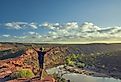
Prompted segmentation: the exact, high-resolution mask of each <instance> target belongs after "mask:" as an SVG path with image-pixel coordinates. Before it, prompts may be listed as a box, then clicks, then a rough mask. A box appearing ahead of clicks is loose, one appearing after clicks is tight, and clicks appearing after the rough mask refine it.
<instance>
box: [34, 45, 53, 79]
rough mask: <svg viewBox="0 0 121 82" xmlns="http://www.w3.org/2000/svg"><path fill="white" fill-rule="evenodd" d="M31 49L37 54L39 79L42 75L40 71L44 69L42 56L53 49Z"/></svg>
mask: <svg viewBox="0 0 121 82" xmlns="http://www.w3.org/2000/svg"><path fill="white" fill-rule="evenodd" d="M32 48H33V49H34V50H35V51H36V52H37V54H38V62H39V71H40V79H41V75H42V71H43V69H44V56H45V55H46V54H47V53H48V52H49V51H51V50H52V49H53V48H54V47H52V48H51V49H49V50H47V51H43V48H42V47H41V48H39V50H37V49H35V48H34V47H33V46H32Z"/></svg>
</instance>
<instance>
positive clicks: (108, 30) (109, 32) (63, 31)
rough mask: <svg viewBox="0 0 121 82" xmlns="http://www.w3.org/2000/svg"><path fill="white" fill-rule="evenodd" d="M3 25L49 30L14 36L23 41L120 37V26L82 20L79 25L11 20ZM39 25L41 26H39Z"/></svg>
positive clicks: (75, 23) (15, 27) (14, 27)
mask: <svg viewBox="0 0 121 82" xmlns="http://www.w3.org/2000/svg"><path fill="white" fill-rule="evenodd" d="M5 26H7V27H9V28H13V29H24V28H30V29H42V28H46V29H48V30H49V32H48V31H47V33H46V34H45V35H41V33H37V32H34V31H33V30H32V31H29V32H26V33H25V34H24V36H16V37H14V38H18V39H20V40H23V41H27V39H28V40H32V41H73V40H77V41H83V39H84V40H100V39H101V40H102V38H103V39H106V40H107V38H108V39H109V38H112V39H113V38H117V39H118V38H120V37H121V27H117V26H116V27H105V28H104V27H103V28H102V27H98V26H96V25H94V24H93V23H89V22H84V23H83V24H81V25H79V24H78V23H77V22H69V23H65V24H59V23H43V24H38V23H33V22H32V23H26V22H12V23H6V24H5ZM39 27H41V28H39ZM9 36H10V35H3V37H9ZM97 38H98V39H97Z"/></svg>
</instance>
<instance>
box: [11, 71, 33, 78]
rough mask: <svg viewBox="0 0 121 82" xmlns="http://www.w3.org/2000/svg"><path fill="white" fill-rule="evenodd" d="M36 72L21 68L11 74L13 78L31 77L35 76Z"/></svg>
mask: <svg viewBox="0 0 121 82" xmlns="http://www.w3.org/2000/svg"><path fill="white" fill-rule="evenodd" d="M34 76H35V75H34V73H33V72H32V71H31V70H30V69H20V70H18V71H16V72H14V73H12V74H11V75H10V78H11V79H17V78H31V77H34Z"/></svg>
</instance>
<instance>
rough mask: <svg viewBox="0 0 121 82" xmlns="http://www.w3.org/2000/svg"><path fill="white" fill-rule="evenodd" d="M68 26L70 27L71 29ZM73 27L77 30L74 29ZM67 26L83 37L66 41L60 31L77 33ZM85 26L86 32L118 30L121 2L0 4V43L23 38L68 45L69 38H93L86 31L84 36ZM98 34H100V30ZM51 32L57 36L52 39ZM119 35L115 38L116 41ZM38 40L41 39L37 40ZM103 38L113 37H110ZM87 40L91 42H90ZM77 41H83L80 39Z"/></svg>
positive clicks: (6, 0)
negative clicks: (63, 42)
mask: <svg viewBox="0 0 121 82" xmlns="http://www.w3.org/2000/svg"><path fill="white" fill-rule="evenodd" d="M85 22H86V23H85ZM57 23H59V24H57ZM68 23H71V24H70V26H69V25H68ZM74 23H75V24H74ZM76 23H77V27H78V28H76V26H75V25H76ZM91 23H93V25H92V24H91ZM56 24H57V25H56ZM73 24H74V25H73ZM91 25H92V26H91ZM68 26H69V27H72V28H73V27H74V28H76V29H74V30H81V31H79V32H81V33H82V34H80V36H78V37H77V36H76V35H75V34H73V35H72V34H69V33H68V34H67V35H68V36H66V37H67V38H66V37H65V36H60V35H59V32H60V31H62V33H63V32H64V30H65V32H66V31H67V32H72V33H77V31H72V29H71V30H69V31H68V30H67V28H68ZM84 26H86V28H87V30H89V29H90V27H91V28H93V26H97V27H99V28H107V29H108V30H109V31H110V29H116V30H117V26H118V31H119V30H120V26H121V0H0V38H1V39H0V41H6V40H7V41H23V42H24V41H26V40H24V39H23V40H21V39H20V38H21V37H24V38H25V36H26V39H36V40H34V41H32V42H42V40H41V39H43V38H44V39H45V37H46V38H47V37H48V38H52V39H48V40H47V39H45V40H43V41H65V42H66V41H68V40H66V39H69V38H68V37H74V39H77V40H78V38H80V37H85V36H86V37H88V38H90V37H94V38H95V36H94V34H90V33H87V31H85V32H86V33H84V32H83V30H82V28H85V27H84ZM52 27H53V28H52ZM108 27H110V29H109V28H108ZM54 28H56V30H55V29H54ZM57 28H58V29H57ZM93 29H95V27H94V28H93ZM97 30H98V31H97V32H99V29H97ZM102 30H104V29H101V31H102ZM93 31H94V30H93ZM109 31H108V32H106V33H105V34H100V35H101V36H105V35H106V34H109V33H110V32H109ZM54 32H55V35H56V36H55V35H53V33H54ZM63 34H64V33H63ZM98 34H99V33H98ZM110 34H112V33H110ZM81 35H83V36H81ZM118 35H119V34H115V37H117V36H118ZM38 36H41V37H40V38H39V39H38V38H37V37H38ZM106 36H111V37H114V36H112V35H106ZM53 37H54V39H53ZM118 37H120V36H118ZM11 38H12V39H11ZM58 38H59V39H58ZM60 38H61V39H60ZM102 38H103V39H104V37H101V40H102ZM106 38H107V37H106ZM88 40H89V41H90V39H88ZM106 40H107V39H106ZM111 40H112V39H111ZM116 40H117V39H116ZM72 41H73V40H72ZM79 41H83V40H82V39H81V40H80V39H79ZM84 41H85V39H84ZM91 41H93V40H91Z"/></svg>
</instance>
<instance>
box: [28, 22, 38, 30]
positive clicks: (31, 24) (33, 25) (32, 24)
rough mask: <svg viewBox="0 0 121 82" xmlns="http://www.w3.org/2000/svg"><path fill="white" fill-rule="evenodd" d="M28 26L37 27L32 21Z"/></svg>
mask: <svg viewBox="0 0 121 82" xmlns="http://www.w3.org/2000/svg"><path fill="white" fill-rule="evenodd" d="M29 26H30V27H32V28H33V29H37V28H38V26H37V24H36V23H33V22H32V23H30V24H29Z"/></svg>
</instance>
